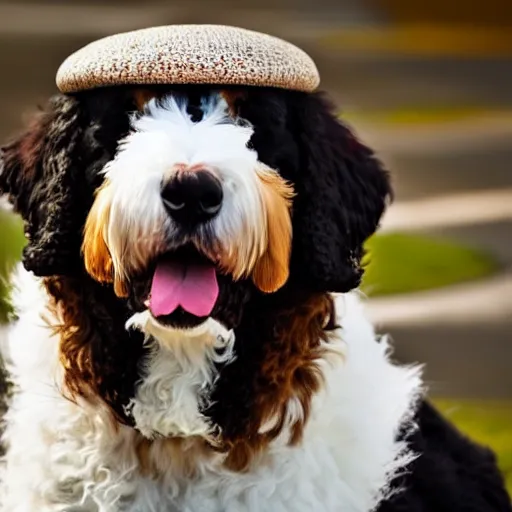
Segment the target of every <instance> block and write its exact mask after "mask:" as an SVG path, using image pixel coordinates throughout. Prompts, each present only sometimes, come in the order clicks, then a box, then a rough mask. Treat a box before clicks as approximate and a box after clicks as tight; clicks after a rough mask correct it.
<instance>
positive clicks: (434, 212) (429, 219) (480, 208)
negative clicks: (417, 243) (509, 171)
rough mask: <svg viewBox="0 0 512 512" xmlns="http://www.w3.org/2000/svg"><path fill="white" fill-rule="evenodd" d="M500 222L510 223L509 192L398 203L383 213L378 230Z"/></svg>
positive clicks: (511, 190) (511, 196) (511, 203)
mask: <svg viewBox="0 0 512 512" xmlns="http://www.w3.org/2000/svg"><path fill="white" fill-rule="evenodd" d="M499 221H512V188H506V189H500V190H483V191H476V192H468V193H458V194H450V195H444V196H437V197H429V198H426V199H418V200H414V201H405V202H397V203H395V204H393V205H391V206H390V207H389V209H388V211H387V212H386V213H385V215H384V217H383V220H382V223H381V228H380V229H381V231H412V230H421V229H428V228H436V227H456V226H466V225H475V224H484V223H488V222H499ZM510 236H512V233H511V235H510Z"/></svg>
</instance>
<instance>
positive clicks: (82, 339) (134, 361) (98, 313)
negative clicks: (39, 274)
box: [43, 275, 144, 423]
mask: <svg viewBox="0 0 512 512" xmlns="http://www.w3.org/2000/svg"><path fill="white" fill-rule="evenodd" d="M43 282H44V285H45V287H46V290H47V292H48V294H49V295H50V298H51V301H50V305H49V306H50V311H51V312H52V313H53V317H54V318H56V319H57V322H58V323H57V324H56V325H55V321H53V322H52V324H51V327H52V328H53V329H54V330H55V332H56V334H57V335H58V337H59V352H60V361H61V364H62V366H63V368H64V383H63V384H64V389H63V390H62V392H63V394H64V396H66V397H67V398H70V399H72V400H74V399H76V398H78V397H82V398H84V399H86V400H88V401H90V402H92V403H94V402H96V401H98V400H102V401H103V402H105V403H106V404H107V405H108V406H109V407H110V409H111V411H112V412H113V415H114V417H115V418H116V419H117V420H118V421H120V422H122V423H130V421H131V420H130V419H129V418H128V417H127V416H126V414H125V411H124V406H125V405H127V404H128V402H129V400H130V399H131V398H132V396H133V393H134V386H135V382H136V381H137V379H138V363H139V361H140V358H141V357H142V356H143V355H144V348H143V339H142V336H141V335H139V334H138V333H137V334H134V333H133V332H130V333H128V332H127V331H126V330H125V322H126V320H127V319H128V317H129V316H130V313H129V312H128V311H127V310H126V309H125V306H124V305H123V304H122V303H121V301H119V300H118V299H117V298H116V297H115V295H114V294H113V293H112V291H111V290H109V289H108V288H106V287H103V286H101V285H100V284H98V283H95V282H94V281H92V280H91V279H90V278H89V277H88V276H86V275H84V276H82V277H81V278H80V277H76V278H72V277H60V276H59V277H57V276H55V277H48V278H45V279H44V281H43Z"/></svg>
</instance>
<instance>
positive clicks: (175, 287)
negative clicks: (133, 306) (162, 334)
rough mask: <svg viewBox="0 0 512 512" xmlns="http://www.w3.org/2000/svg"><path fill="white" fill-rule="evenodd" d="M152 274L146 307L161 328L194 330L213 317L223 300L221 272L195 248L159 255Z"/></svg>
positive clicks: (152, 266)
mask: <svg viewBox="0 0 512 512" xmlns="http://www.w3.org/2000/svg"><path fill="white" fill-rule="evenodd" d="M148 274H149V275H148V277H149V283H150V285H149V296H148V297H147V299H146V300H145V305H146V307H147V308H148V309H149V311H150V312H151V314H152V315H153V317H154V318H155V319H156V320H157V321H158V322H160V323H161V324H164V325H169V326H172V327H179V328H190V327H195V326H197V325H199V324H201V323H203V322H204V321H205V320H206V319H207V318H208V317H209V316H210V315H211V314H212V311H213V310H214V308H215V305H216V303H217V301H218V299H219V283H218V270H217V267H216V265H215V263H214V262H212V261H211V260H209V259H208V258H207V257H206V256H204V255H203V254H201V253H200V252H199V251H198V250H197V249H195V248H194V247H191V246H186V247H182V248H180V249H178V250H176V251H172V252H167V253H164V254H162V255H159V256H158V257H157V258H156V259H155V261H154V262H153V264H152V265H151V268H150V269H149V272H148Z"/></svg>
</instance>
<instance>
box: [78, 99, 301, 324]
mask: <svg viewBox="0 0 512 512" xmlns="http://www.w3.org/2000/svg"><path fill="white" fill-rule="evenodd" d="M229 99H230V98H229V96H227V95H223V94H222V93H219V92H206V93H205V94H204V95H199V96H196V97H195V98H194V97H190V96H189V95H187V94H180V93H174V94H164V95H163V96H162V97H161V98H158V99H156V98H152V99H150V100H149V101H147V102H146V101H145V102H144V104H143V105H142V107H141V111H140V112H139V113H137V114H133V115H132V116H131V122H130V131H129V133H128V134H127V135H126V136H125V137H124V138H123V139H121V140H120V142H119V145H118V150H117V152H116V154H115V156H114V158H113V159H112V160H111V161H109V162H108V163H107V164H106V166H105V167H104V168H103V170H102V171H101V175H102V176H104V181H103V183H102V185H101V187H100V188H99V190H98V191H97V192H96V194H95V199H94V203H93V206H92V208H91V211H90V212H89V214H88V217H87V221H86V225H85V231H84V240H83V244H82V249H83V257H84V261H85V267H86V269H87V271H88V272H89V274H90V275H92V276H93V277H94V278H95V279H98V280H99V281H103V282H108V283H110V282H112V283H113V286H114V290H115V292H116V294H117V295H118V296H119V297H129V296H132V298H133V299H134V300H133V303H134V304H137V307H138V308H142V307H147V308H149V310H150V311H151V314H152V315H153V317H154V318H156V319H157V320H158V321H159V322H160V323H164V324H170V325H171V326H176V327H187V326H193V325H194V324H197V323H201V322H203V321H204V320H205V319H206V318H208V317H209V316H210V315H212V314H213V315H214V316H215V314H216V313H217V312H219V311H220V310H222V309H223V308H224V306H225V300H226V298H227V297H228V295H229V293H228V292H229V290H228V288H233V286H234V283H237V282H241V281H245V280H250V281H251V282H252V283H253V285H254V286H255V287H256V288H257V289H258V290H261V291H262V292H264V293H272V292H275V291H277V290H279V289H280V288H281V287H282V286H283V285H284V284H285V283H286V281H287V279H288V274H289V261H290V252H291V240H292V228H291V203H292V197H293V187H292V185H291V184H289V183H288V182H287V181H285V180H284V179H283V178H282V177H281V176H280V175H279V173H278V172H277V170H275V169H272V168H270V167H268V166H267V165H265V164H264V163H263V162H261V161H260V160H259V159H258V155H257V153H256V151H255V150H254V149H253V148H251V147H250V140H251V137H252V135H253V133H254V131H253V128H252V127H251V125H250V123H249V122H248V121H247V120H245V119H243V118H241V117H239V116H238V115H237V114H236V112H235V110H234V109H235V107H234V105H229V103H228V101H229ZM194 100H195V101H194ZM219 285H220V287H221V289H219Z"/></svg>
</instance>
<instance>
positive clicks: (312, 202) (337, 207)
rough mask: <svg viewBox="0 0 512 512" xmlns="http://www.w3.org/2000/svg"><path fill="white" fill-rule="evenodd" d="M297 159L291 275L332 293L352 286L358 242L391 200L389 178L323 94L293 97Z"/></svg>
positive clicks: (359, 252)
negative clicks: (339, 117)
mask: <svg viewBox="0 0 512 512" xmlns="http://www.w3.org/2000/svg"><path fill="white" fill-rule="evenodd" d="M291 101H292V104H291V105H289V108H288V115H289V119H290V121H291V122H290V124H289V126H291V127H292V128H291V129H292V131H293V133H294V137H295V140H296V142H297V146H298V151H299V155H300V156H299V159H298V164H297V165H298V167H299V169H298V173H297V175H296V176H295V177H294V181H295V189H296V192H297V197H296V199H295V201H294V220H293V223H294V226H293V237H294V241H293V251H292V264H291V265H292V273H294V274H295V275H299V276H300V278H301V280H302V282H304V281H306V282H308V284H309V286H310V287H312V288H314V289H318V290H322V291H333V292H346V291H348V290H351V289H353V288H356V287H357V286H358V285H359V283H360V281H361V277H362V273H363V272H362V269H361V259H362V256H363V243H364V242H365V240H366V239H367V238H368V237H369V236H370V235H371V234H372V233H373V232H374V231H375V230H376V228H377V226H378V224H379V220H380V218H381V216H382V214H383V212H384V209H385V207H386V203H387V202H388V201H389V200H390V199H391V188H390V182H389V176H388V173H387V172H386V170H384V169H383V167H382V165H381V163H380V162H379V161H378V160H377V159H376V158H375V156H374V154H373V152H372V151H371V150H370V149H369V148H368V147H366V146H365V145H363V144H362V143H361V142H359V140H358V139H357V138H356V137H355V136H354V134H353V133H352V132H351V131H350V129H349V128H348V127H347V126H345V125H344V124H343V123H342V122H341V121H340V120H339V119H338V117H337V116H336V114H335V113H334V109H333V108H332V106H331V105H330V104H329V103H328V102H327V101H326V100H325V99H324V98H323V97H322V96H320V95H316V94H312V95H307V94H306V95H303V94H301V95H297V96H294V97H293V96H292V97H291Z"/></svg>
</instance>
